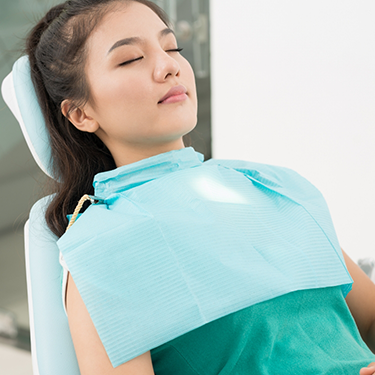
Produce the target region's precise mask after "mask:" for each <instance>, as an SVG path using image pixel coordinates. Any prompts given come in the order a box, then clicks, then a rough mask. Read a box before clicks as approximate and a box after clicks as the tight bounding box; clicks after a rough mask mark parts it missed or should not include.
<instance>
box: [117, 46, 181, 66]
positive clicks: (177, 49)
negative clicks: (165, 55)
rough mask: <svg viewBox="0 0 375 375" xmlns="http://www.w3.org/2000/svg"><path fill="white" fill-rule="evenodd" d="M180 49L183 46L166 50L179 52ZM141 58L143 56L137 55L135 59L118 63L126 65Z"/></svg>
mask: <svg viewBox="0 0 375 375" xmlns="http://www.w3.org/2000/svg"><path fill="white" fill-rule="evenodd" d="M182 50H183V48H174V49H169V50H167V51H166V52H181V51H182ZM141 59H143V56H142V57H138V58H137V59H133V60H129V61H125V62H123V63H121V64H119V66H124V65H128V64H130V63H132V62H134V61H138V60H141Z"/></svg>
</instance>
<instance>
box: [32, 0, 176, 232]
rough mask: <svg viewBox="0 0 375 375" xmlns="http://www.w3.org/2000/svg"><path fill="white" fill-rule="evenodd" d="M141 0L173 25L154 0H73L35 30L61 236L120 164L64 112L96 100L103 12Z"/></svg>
mask: <svg viewBox="0 0 375 375" xmlns="http://www.w3.org/2000/svg"><path fill="white" fill-rule="evenodd" d="M131 2H138V3H141V4H144V5H146V6H147V7H149V8H150V9H152V10H153V11H154V12H155V13H156V14H157V15H158V16H159V18H160V19H161V20H162V21H163V22H164V23H165V24H166V25H167V26H168V27H169V21H168V17H167V16H166V14H165V13H164V11H163V10H162V9H161V8H159V7H158V6H157V5H156V4H154V3H153V2H151V1H148V0H70V1H66V2H64V3H62V4H59V5H56V6H55V7H53V8H52V9H50V10H49V11H48V13H47V14H46V15H45V16H44V17H43V18H42V19H41V20H40V21H39V22H38V24H37V25H36V26H35V27H34V28H33V29H32V30H31V31H30V33H29V35H28V37H27V42H26V53H27V55H28V56H29V60H30V66H31V77H32V80H33V83H34V86H35V90H36V93H37V96H38V100H39V104H40V106H41V109H42V112H43V115H44V119H45V122H46V125H47V130H48V133H49V137H50V143H51V149H52V160H51V166H52V169H53V175H54V176H55V177H56V182H55V183H54V184H55V186H54V188H53V190H54V191H53V192H54V193H55V194H54V196H53V199H52V201H51V203H50V205H49V206H48V208H47V211H46V221H47V224H48V226H49V228H50V229H51V231H52V232H53V233H55V234H56V235H57V236H59V237H60V236H61V235H62V234H63V233H64V231H65V228H66V226H67V218H66V215H67V214H69V213H72V212H73V210H74V207H75V205H76V204H77V202H78V200H79V199H80V198H81V196H82V195H84V194H93V191H94V189H93V186H92V181H93V178H94V175H95V174H97V173H99V172H103V171H107V170H110V169H114V168H116V165H115V162H114V160H113V157H112V155H111V153H110V152H109V150H108V148H107V147H106V146H105V145H104V143H103V142H102V141H101V140H100V139H99V138H98V137H97V136H96V135H95V134H93V133H86V132H81V131H79V130H78V129H76V127H75V126H73V125H72V124H71V123H70V121H69V120H68V119H67V118H66V117H65V116H64V115H63V114H62V112H61V103H62V102H63V100H65V99H69V100H70V101H71V102H72V103H73V105H72V106H71V107H70V108H69V111H68V112H71V111H72V110H74V108H77V107H80V106H82V105H84V104H85V103H87V102H88V101H89V100H90V91H89V86H88V83H87V80H86V77H85V73H84V68H85V63H86V57H87V53H86V41H87V38H88V37H89V35H90V34H91V33H92V31H93V30H94V28H95V26H96V25H97V24H98V22H100V20H101V19H102V18H103V16H104V15H105V14H106V13H107V12H108V11H110V10H112V9H114V5H116V4H121V3H124V4H127V3H131Z"/></svg>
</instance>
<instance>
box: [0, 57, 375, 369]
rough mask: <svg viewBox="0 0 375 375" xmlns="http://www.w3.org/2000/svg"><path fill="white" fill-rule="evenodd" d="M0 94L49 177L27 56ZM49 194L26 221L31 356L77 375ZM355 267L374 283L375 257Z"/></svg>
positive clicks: (39, 365)
mask: <svg viewBox="0 0 375 375" xmlns="http://www.w3.org/2000/svg"><path fill="white" fill-rule="evenodd" d="M1 89H2V95H3V98H4V100H5V102H6V104H7V105H8V106H9V108H10V109H11V111H12V112H13V114H14V116H15V117H16V118H17V120H18V122H19V124H20V126H21V129H22V132H23V135H24V137H25V139H26V142H27V145H28V147H29V149H30V151H31V153H32V155H33V157H34V159H35V161H36V162H37V164H38V165H39V167H40V168H41V169H42V170H43V172H45V173H46V174H47V175H48V176H50V177H53V176H52V171H51V168H50V160H51V150H50V146H49V139H48V134H47V132H46V129H45V123H44V119H43V115H42V112H41V110H40V107H39V104H38V100H37V97H36V93H35V90H34V87H33V84H32V81H31V76H30V65H29V61H28V58H27V57H26V56H23V57H21V58H20V59H19V60H17V61H16V62H15V64H14V66H13V69H12V72H11V73H10V74H9V75H8V76H7V77H6V78H5V79H4V81H3V84H2V88H1ZM50 199H51V196H47V197H45V198H42V199H40V200H39V201H38V202H36V203H35V204H34V206H33V208H32V209H31V211H30V217H29V220H28V221H27V223H26V224H25V257H26V275H27V289H28V290H27V291H28V306H29V317H30V337H31V354H32V364H33V372H34V375H80V371H79V368H78V364H77V359H76V355H75V351H74V347H73V342H72V339H71V335H70V331H69V325H68V319H67V316H66V314H65V311H64V307H63V303H62V301H63V298H62V283H63V268H62V266H61V265H60V261H59V250H58V247H57V245H56V240H57V237H56V236H55V235H54V234H53V233H52V232H51V231H50V230H49V228H48V227H47V224H46V222H45V219H44V212H45V209H46V207H47V206H48V203H49V201H50ZM359 265H360V266H361V267H362V269H363V270H364V271H365V272H366V273H367V274H368V276H369V277H370V278H371V279H372V281H374V282H375V261H374V260H373V259H363V260H360V261H359Z"/></svg>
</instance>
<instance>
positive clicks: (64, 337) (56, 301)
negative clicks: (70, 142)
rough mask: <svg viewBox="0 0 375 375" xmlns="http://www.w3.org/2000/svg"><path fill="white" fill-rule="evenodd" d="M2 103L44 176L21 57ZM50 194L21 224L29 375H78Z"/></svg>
mask: <svg viewBox="0 0 375 375" xmlns="http://www.w3.org/2000/svg"><path fill="white" fill-rule="evenodd" d="M1 91H2V95H3V98H4V101H5V103H6V104H7V105H8V106H9V108H10V109H11V111H12V113H13V114H14V116H15V117H16V118H17V120H18V122H19V124H20V126H21V129H22V132H23V135H24V137H25V139H26V142H27V145H28V147H29V148H30V151H31V153H32V155H33V157H34V159H35V161H36V162H37V164H38V165H39V167H40V168H41V169H42V170H43V171H44V172H45V173H46V174H47V175H49V176H52V172H51V168H50V160H51V149H50V146H49V138H48V134H47V131H46V126H45V122H44V119H43V115H42V112H41V109H40V106H39V104H38V100H37V96H36V93H35V90H34V86H33V84H32V80H31V76H30V65H29V60H28V58H27V57H26V56H23V57H21V58H20V59H19V60H17V61H16V63H15V64H14V66H13V69H12V72H11V73H9V74H8V76H7V77H6V78H5V79H4V81H3V83H2V87H1ZM50 199H51V197H50V196H49V197H45V198H42V199H41V200H39V201H38V202H36V203H35V205H34V206H33V208H32V209H31V211H30V217H29V220H28V221H27V223H26V225H25V257H26V275H27V291H28V305H29V317H30V338H31V353H32V362H33V372H34V375H51V374H53V375H67V374H69V375H79V374H80V371H79V368H78V364H77V359H76V355H75V351H74V347H73V343H72V339H71V335H70V331H69V325H68V319H67V317H66V315H65V312H64V307H63V303H62V295H61V293H62V276H63V270H62V267H61V265H60V263H59V250H58V248H57V245H56V240H57V237H56V236H55V235H54V234H53V233H52V232H51V231H50V230H49V228H48V227H47V224H46V221H45V219H44V213H45V210H46V207H47V206H48V203H49V201H50Z"/></svg>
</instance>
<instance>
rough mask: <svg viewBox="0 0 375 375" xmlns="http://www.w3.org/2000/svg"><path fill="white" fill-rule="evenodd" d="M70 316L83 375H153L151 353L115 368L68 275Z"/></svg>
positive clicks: (72, 333)
mask: <svg viewBox="0 0 375 375" xmlns="http://www.w3.org/2000/svg"><path fill="white" fill-rule="evenodd" d="M66 299H67V301H66V302H67V313H68V320H69V327H70V332H71V335H72V339H73V344H74V349H75V351H76V355H77V360H78V364H79V368H80V372H81V375H87V374H90V375H99V374H100V375H102V374H108V375H133V374H134V375H135V374H137V375H154V370H153V367H152V362H151V354H150V352H149V351H148V352H146V353H144V354H142V355H140V356H139V357H136V358H134V359H132V360H130V361H129V362H126V363H124V364H122V365H120V366H118V367H116V368H113V367H112V365H111V362H110V361H109V358H108V356H107V353H106V351H105V349H104V346H103V344H102V342H101V340H100V338H99V335H98V333H97V331H96V329H95V326H94V324H93V322H92V320H91V317H90V315H89V313H88V311H87V309H86V306H85V304H84V303H83V300H82V298H81V296H80V294H79V292H78V289H77V287H76V285H75V283H74V281H73V278H72V277H71V275H70V274H69V276H68V286H67V294H66Z"/></svg>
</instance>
